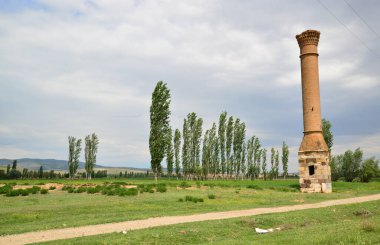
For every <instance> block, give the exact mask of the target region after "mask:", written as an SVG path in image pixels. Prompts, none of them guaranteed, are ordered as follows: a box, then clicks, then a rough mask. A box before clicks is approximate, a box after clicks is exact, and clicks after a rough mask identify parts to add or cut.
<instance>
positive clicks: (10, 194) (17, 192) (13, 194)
mask: <svg viewBox="0 0 380 245" xmlns="http://www.w3.org/2000/svg"><path fill="white" fill-rule="evenodd" d="M20 194H21V190H10V191H8V192H7V194H5V196H7V197H17V196H19V195H20Z"/></svg>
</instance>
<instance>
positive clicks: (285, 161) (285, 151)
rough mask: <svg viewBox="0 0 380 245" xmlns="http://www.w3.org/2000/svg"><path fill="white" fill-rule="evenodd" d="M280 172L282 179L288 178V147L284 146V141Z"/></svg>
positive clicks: (283, 143)
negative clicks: (281, 172)
mask: <svg viewBox="0 0 380 245" xmlns="http://www.w3.org/2000/svg"><path fill="white" fill-rule="evenodd" d="M281 161H282V171H283V176H284V179H286V176H288V161H289V147H288V146H287V145H286V143H285V141H284V142H282V156H281Z"/></svg>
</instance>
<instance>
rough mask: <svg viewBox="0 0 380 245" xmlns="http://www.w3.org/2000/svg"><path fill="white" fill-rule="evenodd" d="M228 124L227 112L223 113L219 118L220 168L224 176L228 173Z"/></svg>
mask: <svg viewBox="0 0 380 245" xmlns="http://www.w3.org/2000/svg"><path fill="white" fill-rule="evenodd" d="M226 122H227V112H225V111H224V112H222V113H221V114H220V116H219V128H218V136H219V149H220V165H221V166H220V167H221V173H222V175H223V176H224V174H225V173H226V167H227V166H226Z"/></svg>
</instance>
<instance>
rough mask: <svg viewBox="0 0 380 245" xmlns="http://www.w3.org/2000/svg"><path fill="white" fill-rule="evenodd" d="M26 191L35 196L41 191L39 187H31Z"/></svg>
mask: <svg viewBox="0 0 380 245" xmlns="http://www.w3.org/2000/svg"><path fill="white" fill-rule="evenodd" d="M27 190H28V191H29V193H31V194H37V193H38V192H39V191H40V190H41V187H39V186H33V187H32V188H29V189H27Z"/></svg>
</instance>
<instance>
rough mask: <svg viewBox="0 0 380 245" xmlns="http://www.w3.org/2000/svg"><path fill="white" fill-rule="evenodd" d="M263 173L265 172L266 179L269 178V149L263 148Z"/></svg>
mask: <svg viewBox="0 0 380 245" xmlns="http://www.w3.org/2000/svg"><path fill="white" fill-rule="evenodd" d="M261 157H262V165H261V167H262V174H263V177H264V180H267V174H268V171H267V149H263V152H262V155H261Z"/></svg>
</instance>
